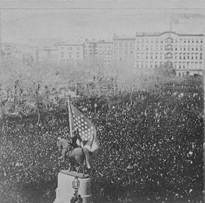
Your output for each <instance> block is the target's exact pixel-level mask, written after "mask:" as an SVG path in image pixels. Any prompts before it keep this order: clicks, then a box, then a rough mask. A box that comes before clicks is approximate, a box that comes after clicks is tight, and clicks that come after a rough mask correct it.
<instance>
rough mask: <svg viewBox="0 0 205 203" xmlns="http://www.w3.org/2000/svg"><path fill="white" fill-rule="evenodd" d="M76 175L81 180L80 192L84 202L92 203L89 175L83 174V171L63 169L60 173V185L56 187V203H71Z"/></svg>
mask: <svg viewBox="0 0 205 203" xmlns="http://www.w3.org/2000/svg"><path fill="white" fill-rule="evenodd" d="M76 176H77V177H78V180H79V181H80V187H79V190H78V194H79V195H81V197H82V199H83V203H92V195H91V178H89V177H88V175H85V176H83V174H82V173H77V172H75V171H71V172H68V171H66V170H62V171H60V173H58V187H57V189H56V199H55V201H54V203H70V200H71V198H72V197H73V195H74V189H73V188H72V182H73V180H74V178H75V177H76Z"/></svg>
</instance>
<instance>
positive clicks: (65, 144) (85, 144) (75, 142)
mask: <svg viewBox="0 0 205 203" xmlns="http://www.w3.org/2000/svg"><path fill="white" fill-rule="evenodd" d="M68 137H70V136H68ZM57 146H58V150H59V152H61V157H59V159H62V160H63V161H65V156H66V153H67V152H69V150H70V146H72V147H73V148H77V147H81V148H82V149H83V153H84V155H85V162H86V166H87V169H90V168H91V166H90V153H91V152H90V150H89V147H90V146H89V141H83V140H82V139H81V137H80V135H79V131H78V129H77V130H76V131H75V132H74V136H73V137H72V138H71V142H70V141H69V140H67V139H64V138H61V137H58V140H57Z"/></svg>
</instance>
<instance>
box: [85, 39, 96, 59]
mask: <svg viewBox="0 0 205 203" xmlns="http://www.w3.org/2000/svg"><path fill="white" fill-rule="evenodd" d="M83 48H84V58H85V59H92V58H93V57H95V56H96V42H95V41H90V40H88V39H86V40H85V42H84V43H83Z"/></svg>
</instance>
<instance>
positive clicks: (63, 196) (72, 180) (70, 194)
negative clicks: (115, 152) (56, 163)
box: [54, 100, 99, 203]
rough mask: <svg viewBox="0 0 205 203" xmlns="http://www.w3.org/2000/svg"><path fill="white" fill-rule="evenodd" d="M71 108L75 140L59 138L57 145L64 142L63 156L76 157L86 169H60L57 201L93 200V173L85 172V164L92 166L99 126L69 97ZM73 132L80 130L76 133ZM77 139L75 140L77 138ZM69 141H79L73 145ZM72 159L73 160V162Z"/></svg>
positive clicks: (70, 118)
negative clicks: (91, 158)
mask: <svg viewBox="0 0 205 203" xmlns="http://www.w3.org/2000/svg"><path fill="white" fill-rule="evenodd" d="M68 112H69V128H70V135H69V138H71V139H72V142H71V143H73V142H74V143H73V144H69V143H67V141H66V139H61V138H60V139H58V142H57V145H58V147H59V148H61V146H62V148H63V149H62V156H61V158H63V160H65V155H66V151H67V156H68V158H69V160H73V161H74V163H75V164H77V165H78V166H79V168H82V169H83V173H79V169H78V170H77V171H70V170H61V171H60V172H59V173H58V184H57V189H56V199H55V201H54V203H68V202H70V203H92V202H93V201H92V194H91V177H89V175H86V174H85V173H84V171H85V170H84V169H85V168H84V167H85V166H86V167H87V169H90V168H91V166H90V161H89V160H90V154H92V153H93V152H95V151H96V150H97V149H98V147H99V142H98V140H97V136H96V129H95V126H94V125H93V123H92V122H91V121H90V120H89V119H88V118H86V117H85V116H84V115H83V114H82V113H81V112H80V111H79V110H78V109H77V108H76V107H74V106H73V105H72V104H70V102H69V100H68ZM73 132H77V134H76V133H73ZM74 140H75V141H74ZM70 145H72V146H73V145H76V146H74V148H73V147H72V146H70ZM71 163H73V162H71Z"/></svg>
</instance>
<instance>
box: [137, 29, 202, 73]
mask: <svg viewBox="0 0 205 203" xmlns="http://www.w3.org/2000/svg"><path fill="white" fill-rule="evenodd" d="M203 44H204V35H202V34H198V35H194V34H178V33H175V32H163V33H152V34H148V33H137V35H136V41H135V67H136V68H143V69H145V68H146V69H148V68H155V67H156V68H157V67H159V66H160V65H163V64H165V63H170V64H171V65H172V66H173V68H174V69H175V71H176V74H177V76H184V75H194V74H201V73H202V69H203V68H204V58H203V57H204V56H203V55H204V47H203Z"/></svg>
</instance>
